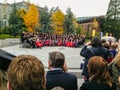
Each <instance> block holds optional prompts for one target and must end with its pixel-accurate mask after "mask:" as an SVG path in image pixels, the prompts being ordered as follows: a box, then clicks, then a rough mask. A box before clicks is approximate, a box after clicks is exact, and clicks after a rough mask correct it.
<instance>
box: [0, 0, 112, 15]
mask: <svg viewBox="0 0 120 90" xmlns="http://www.w3.org/2000/svg"><path fill="white" fill-rule="evenodd" d="M4 1H7V2H8V3H13V2H14V1H15V2H20V1H28V0H0V3H3V2H4ZM29 1H30V2H31V3H34V4H36V5H39V6H40V7H44V6H45V5H47V7H48V8H49V9H51V8H52V7H57V6H58V7H59V8H60V9H61V10H62V11H63V13H65V12H66V10H67V8H68V7H69V8H71V10H72V12H73V13H74V15H75V16H76V17H84V16H99V15H105V14H106V12H107V9H108V4H109V2H110V0H29Z"/></svg>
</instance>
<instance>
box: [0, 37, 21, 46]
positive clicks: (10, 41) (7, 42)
mask: <svg viewBox="0 0 120 90" xmlns="http://www.w3.org/2000/svg"><path fill="white" fill-rule="evenodd" d="M18 44H20V39H19V38H7V39H0V48H3V47H8V46H14V45H18Z"/></svg>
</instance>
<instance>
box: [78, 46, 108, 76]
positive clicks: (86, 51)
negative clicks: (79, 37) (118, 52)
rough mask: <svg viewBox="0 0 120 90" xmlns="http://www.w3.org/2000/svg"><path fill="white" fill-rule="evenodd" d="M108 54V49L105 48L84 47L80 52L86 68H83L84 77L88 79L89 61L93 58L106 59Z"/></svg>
mask: <svg viewBox="0 0 120 90" xmlns="http://www.w3.org/2000/svg"><path fill="white" fill-rule="evenodd" d="M107 52H108V50H107V49H105V48H103V47H90V48H87V46H84V47H83V48H82V50H81V52H80V55H81V56H83V57H84V58H85V59H84V61H85V62H84V67H83V72H82V75H85V76H87V77H88V69H87V64H88V60H89V59H90V58H91V57H92V56H102V57H103V58H106V57H105V56H107V55H106V53H107Z"/></svg>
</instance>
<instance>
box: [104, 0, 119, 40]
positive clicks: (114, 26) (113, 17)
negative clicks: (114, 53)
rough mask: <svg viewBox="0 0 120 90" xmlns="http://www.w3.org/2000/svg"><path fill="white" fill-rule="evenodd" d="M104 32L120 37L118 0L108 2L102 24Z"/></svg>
mask: <svg viewBox="0 0 120 90" xmlns="http://www.w3.org/2000/svg"><path fill="white" fill-rule="evenodd" d="M104 31H106V32H109V33H113V35H114V36H116V38H119V37H120V0H110V3H109V7H108V10H107V13H106V20H105V22H104Z"/></svg>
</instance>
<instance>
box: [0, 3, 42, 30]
mask: <svg viewBox="0 0 120 90" xmlns="http://www.w3.org/2000/svg"><path fill="white" fill-rule="evenodd" d="M13 6H14V3H13V4H8V3H6V4H3V3H0V28H1V27H5V26H8V25H9V23H8V20H9V17H10V13H11V12H12V9H13ZM28 6H29V3H28V2H25V1H22V2H19V3H16V7H17V9H20V8H23V9H25V10H28ZM37 7H38V6H37ZM38 10H39V11H40V10H41V7H38Z"/></svg>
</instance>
